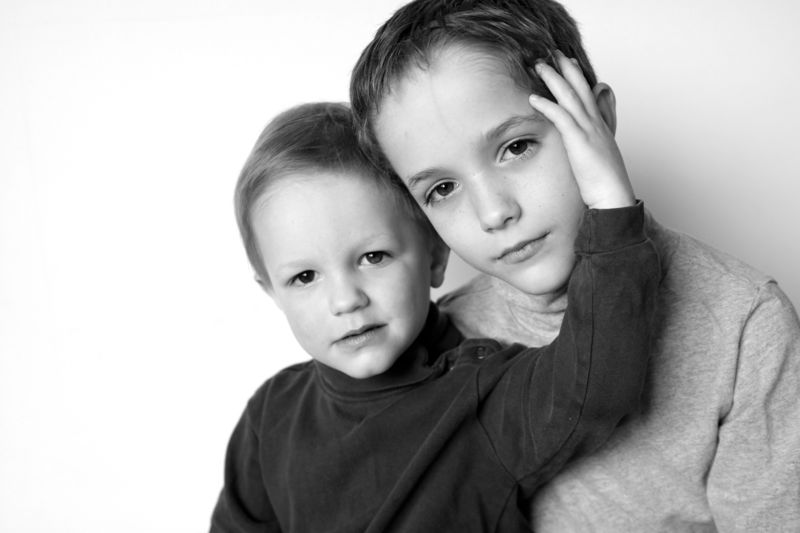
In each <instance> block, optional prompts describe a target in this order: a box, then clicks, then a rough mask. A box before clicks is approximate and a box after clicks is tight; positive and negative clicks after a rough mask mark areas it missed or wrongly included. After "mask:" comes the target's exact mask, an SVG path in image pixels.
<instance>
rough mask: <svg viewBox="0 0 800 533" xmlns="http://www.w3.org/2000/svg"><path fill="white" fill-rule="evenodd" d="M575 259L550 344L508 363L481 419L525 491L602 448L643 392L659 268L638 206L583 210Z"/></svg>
mask: <svg viewBox="0 0 800 533" xmlns="http://www.w3.org/2000/svg"><path fill="white" fill-rule="evenodd" d="M575 253H576V265H575V267H574V270H573V272H572V276H571V278H570V281H569V284H568V288H567V308H566V311H565V315H564V320H563V322H562V325H561V329H560V332H559V335H558V337H557V338H556V339H555V340H554V341H553V342H552V343H551V344H550V345H548V346H545V347H542V348H528V349H525V350H524V351H523V352H522V353H519V354H517V355H516V356H515V357H514V358H513V359H512V360H511V362H510V365H511V368H510V369H509V371H507V372H505V374H504V377H503V378H502V382H501V383H499V384H497V385H495V386H493V389H494V392H493V393H492V394H491V396H492V398H491V399H490V400H489V401H488V402H487V404H486V407H487V408H488V409H487V410H486V411H485V412H484V413H483V415H482V423H483V424H484V426H485V428H486V429H487V431H488V432H489V433H490V434H491V435H493V438H494V439H495V440H496V442H497V443H498V447H497V450H498V454H499V455H500V459H501V461H503V462H504V463H505V466H506V468H507V469H508V470H509V471H510V472H511V473H512V474H513V475H515V476H516V477H518V479H519V481H520V483H521V485H522V486H523V487H524V488H528V489H529V490H533V489H535V488H536V487H537V486H538V485H540V484H541V483H543V482H544V481H546V480H547V479H549V478H550V477H552V476H553V475H555V473H556V472H558V470H560V469H561V468H562V467H563V466H564V464H565V463H566V462H567V461H568V460H569V459H571V458H573V457H576V456H579V455H583V454H586V453H589V452H590V451H592V450H594V449H596V448H597V447H598V446H600V445H601V444H602V443H604V442H605V441H606V440H607V439H608V437H609V436H610V434H611V432H612V430H613V429H614V428H615V427H616V426H617V424H618V423H619V422H620V420H621V419H622V418H623V417H624V416H625V415H626V414H628V413H631V412H633V411H635V410H636V409H638V407H639V403H640V398H641V394H642V389H643V387H644V381H645V376H646V370H647V360H648V355H649V343H650V329H651V325H652V323H653V320H654V314H655V301H656V292H657V288H658V283H659V280H660V265H659V260H658V254H657V252H656V249H655V247H654V246H653V244H652V243H651V242H650V240H649V239H648V238H647V236H646V234H645V232H644V207H643V205H642V203H641V202H639V203H637V205H635V206H632V207H626V208H619V209H605V210H595V209H590V210H587V211H586V212H585V214H584V218H583V221H582V222H581V226H580V229H579V232H578V235H577V237H576V239H575ZM492 404H494V406H492ZM520 420H521V421H522V423H521V424H520ZM517 431H519V432H520V433H519V434H517Z"/></svg>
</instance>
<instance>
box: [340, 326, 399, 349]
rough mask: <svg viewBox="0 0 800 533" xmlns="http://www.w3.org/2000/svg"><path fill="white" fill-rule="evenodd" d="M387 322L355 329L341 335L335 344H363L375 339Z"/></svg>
mask: <svg viewBox="0 0 800 533" xmlns="http://www.w3.org/2000/svg"><path fill="white" fill-rule="evenodd" d="M385 326H386V324H366V325H364V326H361V327H360V328H357V329H353V330H350V331H348V332H347V333H345V334H344V335H342V336H341V337H339V338H338V339H337V340H335V341H334V342H333V344H338V345H343V346H361V345H362V344H366V343H367V342H369V341H370V340H372V339H374V338H375V337H376V336H377V335H378V333H379V332H380V331H381V330H382V329H383V328H384V327H385Z"/></svg>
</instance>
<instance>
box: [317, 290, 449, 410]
mask: <svg viewBox="0 0 800 533" xmlns="http://www.w3.org/2000/svg"><path fill="white" fill-rule="evenodd" d="M462 339H463V337H462V336H461V334H460V333H459V332H458V330H457V329H456V328H455V327H453V326H452V324H451V323H450V320H449V319H448V318H447V316H446V315H444V314H443V313H439V310H438V309H437V308H436V305H434V304H433V303H431V304H430V305H429V307H428V316H427V318H426V319H425V325H424V326H423V328H422V332H421V333H420V335H419V336H418V337H417V339H416V340H415V341H414V343H413V344H412V345H411V346H410V347H409V348H408V350H406V351H405V352H404V353H403V355H401V356H400V357H399V358H398V359H397V361H395V364H394V365H393V366H392V367H391V368H390V369H389V370H387V371H386V372H384V373H382V374H378V375H377V376H373V377H370V378H365V379H356V378H352V377H350V376H348V375H347V374H345V373H343V372H340V371H338V370H336V369H334V368H331V367H329V366H327V365H325V364H322V363H320V362H319V361H314V363H313V364H314V366H315V370H316V374H317V377H318V381H319V383H320V385H321V386H322V388H323V389H324V390H325V391H326V392H328V393H329V394H331V395H333V396H335V397H337V398H339V399H348V400H355V401H361V400H371V399H374V398H376V397H380V396H385V395H389V394H392V393H394V392H397V391H399V390H402V389H404V388H406V387H409V386H412V385H415V384H418V383H422V382H424V381H427V380H428V379H432V378H434V377H436V376H438V375H439V374H440V373H441V371H442V368H443V367H442V365H441V364H439V363H440V359H441V358H440V357H439V356H440V355H441V354H442V353H443V352H444V351H446V350H449V349H451V348H454V347H456V346H457V345H458V344H459V343H460V342H461V340H462Z"/></svg>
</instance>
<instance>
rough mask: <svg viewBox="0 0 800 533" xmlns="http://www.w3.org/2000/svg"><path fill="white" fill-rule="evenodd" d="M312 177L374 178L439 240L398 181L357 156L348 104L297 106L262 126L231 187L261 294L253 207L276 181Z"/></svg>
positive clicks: (262, 276)
mask: <svg viewBox="0 0 800 533" xmlns="http://www.w3.org/2000/svg"><path fill="white" fill-rule="evenodd" d="M315 171H328V172H335V173H355V174H358V175H360V176H363V177H366V178H370V177H374V178H375V181H376V183H378V184H379V185H381V186H383V187H384V188H385V189H386V190H387V191H389V192H390V194H391V195H392V197H393V198H394V199H395V200H397V202H398V205H399V206H400V207H401V208H402V209H404V210H405V211H406V212H407V213H408V215H409V218H410V219H411V221H413V222H414V223H417V224H419V225H420V227H421V228H422V229H423V230H424V231H425V232H426V233H427V234H429V236H430V237H431V238H433V239H437V240H438V239H439V236H438V234H437V233H436V231H435V230H434V229H433V227H432V226H431V225H430V223H429V222H428V219H427V218H426V217H425V215H424V213H422V211H421V210H420V208H419V206H418V205H417V203H416V201H415V200H414V199H413V198H412V197H411V196H410V194H409V193H408V191H407V190H406V188H405V186H404V185H403V183H402V182H401V181H400V180H399V178H398V177H397V176H396V175H394V174H393V173H392V172H391V171H390V170H388V169H381V168H378V167H377V166H375V165H374V164H373V163H372V162H371V161H370V160H369V159H368V158H367V156H366V155H365V154H364V152H362V150H361V148H360V147H359V143H358V139H357V134H356V128H355V122H354V121H353V116H352V114H351V112H350V107H349V106H348V105H347V104H343V103H335V102H318V103H309V104H302V105H299V106H297V107H293V108H291V109H288V110H286V111H284V112H283V113H280V114H279V115H278V116H276V117H275V118H274V119H272V121H270V123H269V124H267V126H266V127H265V128H264V131H263V132H261V135H260V136H259V137H258V140H257V141H256V144H255V146H254V147H253V149H252V151H251V152H250V155H249V157H248V158H247V161H246V162H245V164H244V167H243V168H242V171H241V173H240V174H239V179H238V181H237V182H236V190H235V193H234V208H235V212H236V222H237V224H238V226H239V233H240V234H241V237H242V241H243V243H244V247H245V250H246V252H247V257H248V259H249V260H250V264H251V265H252V267H253V269H254V270H255V273H256V276H257V277H258V278H259V281H260V282H261V283H262V285H263V286H264V287H265V288H266V287H269V286H270V285H269V283H270V281H269V276H268V275H267V272H266V269H265V267H264V260H263V258H262V257H261V253H260V251H259V248H258V245H257V242H256V237H255V232H254V230H253V225H252V215H253V213H252V212H253V206H254V204H255V203H256V202H257V201H258V199H259V198H261V196H262V195H263V194H264V192H265V191H266V190H267V188H268V187H269V186H270V185H272V184H274V183H275V182H276V181H278V180H281V179H287V178H291V176H292V175H293V174H298V173H303V172H315Z"/></svg>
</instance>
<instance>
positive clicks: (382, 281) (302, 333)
mask: <svg viewBox="0 0 800 533" xmlns="http://www.w3.org/2000/svg"><path fill="white" fill-rule="evenodd" d="M253 228H254V230H255V234H256V238H257V243H258V246H259V250H260V252H261V256H262V257H263V258H264V266H265V268H266V270H267V273H268V274H269V277H270V281H271V284H272V288H271V289H270V294H271V296H272V297H273V298H274V300H275V301H276V303H277V304H278V306H279V307H280V308H281V310H282V311H283V312H284V314H285V315H286V318H287V319H288V321H289V325H290V326H291V328H292V331H293V333H294V335H295V337H296V338H297V340H298V341H299V342H300V345H301V346H302V347H303V349H305V350H306V352H308V353H309V354H310V355H311V356H312V357H313V358H314V359H317V360H318V361H320V362H322V363H324V364H326V365H328V366H330V367H333V368H335V369H336V370H339V371H340V372H343V373H345V374H347V375H349V376H351V377H354V378H366V377H370V376H374V375H376V374H380V373H382V372H385V371H386V370H388V369H389V368H390V367H391V366H392V364H394V362H395V360H397V358H398V357H399V356H400V355H401V354H402V353H403V351H404V350H405V349H406V348H408V347H409V345H410V344H411V343H412V342H413V341H414V339H415V338H416V337H417V335H418V334H419V332H420V331H421V329H422V327H423V325H424V323H425V318H426V316H427V313H428V304H429V299H430V286H431V284H432V283H434V284H440V283H441V281H442V280H441V275H442V272H443V270H444V265H438V263H435V260H434V258H433V255H435V254H432V251H431V248H432V245H431V244H430V242H429V239H428V238H427V237H426V235H425V234H424V233H423V231H422V230H421V229H420V228H419V227H418V225H417V224H414V223H410V222H409V220H408V216H407V215H406V214H405V213H404V212H403V211H402V209H401V208H399V207H398V206H397V205H396V204H395V202H394V201H393V199H392V198H391V196H390V193H388V192H386V191H384V190H381V189H380V188H379V187H378V186H377V185H376V184H374V183H372V182H370V181H369V180H368V179H366V178H363V177H360V176H359V175H357V174H348V175H340V174H332V173H327V172H317V173H313V172H310V173H303V174H300V175H297V174H295V175H292V176H288V177H285V178H283V179H280V180H279V181H278V182H277V183H275V184H273V185H272V186H271V187H270V188H268V189H267V191H266V192H265V193H264V195H263V196H262V197H261V198H260V199H259V201H258V202H257V203H256V204H255V206H254V211H253ZM442 260H446V254H445V255H444V257H443V258H442ZM439 267H440V268H439Z"/></svg>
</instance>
